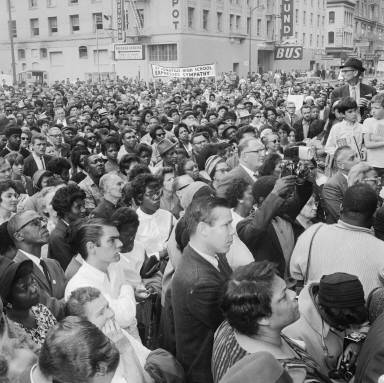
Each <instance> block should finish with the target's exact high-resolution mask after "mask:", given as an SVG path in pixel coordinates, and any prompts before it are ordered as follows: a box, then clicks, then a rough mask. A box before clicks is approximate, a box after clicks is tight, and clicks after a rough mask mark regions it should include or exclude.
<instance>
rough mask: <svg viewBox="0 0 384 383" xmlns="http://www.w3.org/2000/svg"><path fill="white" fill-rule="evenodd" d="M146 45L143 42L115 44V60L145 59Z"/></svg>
mask: <svg viewBox="0 0 384 383" xmlns="http://www.w3.org/2000/svg"><path fill="white" fill-rule="evenodd" d="M143 59H144V46H143V45H141V44H115V60H143Z"/></svg>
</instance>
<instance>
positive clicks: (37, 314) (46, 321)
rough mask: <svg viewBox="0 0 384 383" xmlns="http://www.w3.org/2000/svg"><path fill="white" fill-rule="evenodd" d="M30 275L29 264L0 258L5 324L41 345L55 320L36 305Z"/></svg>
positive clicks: (35, 290)
mask: <svg viewBox="0 0 384 383" xmlns="http://www.w3.org/2000/svg"><path fill="white" fill-rule="evenodd" d="M32 273H33V263H32V261H23V262H19V263H15V262H13V261H11V260H9V259H8V258H5V257H1V258H0V297H1V299H2V301H3V302H4V305H5V312H6V315H7V317H8V321H9V322H10V325H11V327H14V328H16V329H17V330H21V331H20V332H21V333H24V334H27V335H28V337H29V338H30V339H31V340H32V341H33V342H34V343H36V344H37V345H38V346H41V345H42V344H43V343H44V340H45V336H46V334H47V332H48V330H49V329H50V328H51V327H53V326H54V325H55V324H56V319H55V317H54V316H53V315H52V313H51V312H50V311H49V309H48V308H47V307H46V306H44V305H43V304H41V303H39V300H40V293H39V287H38V284H37V282H36V280H35V278H34V277H33V274H32Z"/></svg>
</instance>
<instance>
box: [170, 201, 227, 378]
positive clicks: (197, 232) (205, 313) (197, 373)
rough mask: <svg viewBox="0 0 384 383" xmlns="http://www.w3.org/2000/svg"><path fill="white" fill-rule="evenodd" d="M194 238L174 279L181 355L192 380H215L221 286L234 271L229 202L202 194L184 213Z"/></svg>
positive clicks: (220, 316) (186, 249) (183, 364)
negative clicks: (215, 338) (228, 256)
mask: <svg viewBox="0 0 384 383" xmlns="http://www.w3.org/2000/svg"><path fill="white" fill-rule="evenodd" d="M185 219H186V221H187V227H188V232H189V235H190V241H189V244H188V246H187V247H186V248H185V249H184V251H183V257H182V259H181V261H180V264H179V266H178V267H177V268H176V272H175V274H174V276H173V280H172V292H173V294H172V307H173V313H174V320H175V338H176V357H177V359H178V360H179V361H180V363H181V364H182V366H183V367H184V369H185V372H186V377H187V383H201V382H204V383H212V382H213V378H212V373H211V357H212V347H213V335H214V333H215V331H216V329H217V327H218V326H219V325H220V323H221V322H222V321H223V319H224V318H223V315H222V312H221V310H220V307H219V299H220V293H221V290H222V288H223V286H224V284H225V282H226V281H227V280H228V278H229V276H230V274H231V271H232V270H231V268H230V266H229V265H228V262H227V259H226V257H225V254H226V253H227V251H228V250H229V248H230V246H231V244H232V240H233V234H234V232H233V229H232V224H231V223H232V216H231V210H230V209H229V207H227V203H226V201H225V200H223V199H221V198H217V197H212V196H209V197H201V198H197V199H196V200H194V201H192V203H191V205H190V206H189V207H188V209H187V210H186V213H185Z"/></svg>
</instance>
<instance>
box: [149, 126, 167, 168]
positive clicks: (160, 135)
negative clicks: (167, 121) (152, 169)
mask: <svg viewBox="0 0 384 383" xmlns="http://www.w3.org/2000/svg"><path fill="white" fill-rule="evenodd" d="M149 135H150V136H151V139H152V145H151V146H152V163H153V165H156V164H157V163H159V162H160V161H161V156H160V153H159V151H158V149H157V145H158V144H159V142H160V141H162V140H163V139H164V138H165V130H164V129H163V127H162V126H161V125H157V124H156V125H154V126H151V128H150V130H149Z"/></svg>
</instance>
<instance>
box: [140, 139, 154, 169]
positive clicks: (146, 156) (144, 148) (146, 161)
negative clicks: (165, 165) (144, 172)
mask: <svg viewBox="0 0 384 383" xmlns="http://www.w3.org/2000/svg"><path fill="white" fill-rule="evenodd" d="M137 155H138V156H139V159H140V162H141V163H142V164H143V165H145V166H149V165H150V164H151V158H152V147H151V146H149V145H147V144H145V143H143V142H142V143H140V144H139V145H138V146H137Z"/></svg>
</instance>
